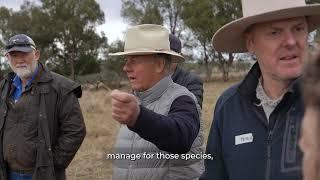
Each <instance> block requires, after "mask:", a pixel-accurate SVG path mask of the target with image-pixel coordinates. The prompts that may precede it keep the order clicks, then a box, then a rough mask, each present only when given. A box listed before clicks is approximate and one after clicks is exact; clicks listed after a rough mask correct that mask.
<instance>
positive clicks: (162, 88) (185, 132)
mask: <svg viewBox="0 0 320 180" xmlns="http://www.w3.org/2000/svg"><path fill="white" fill-rule="evenodd" d="M111 55H124V56H126V63H125V65H124V67H123V70H124V71H125V72H126V74H127V77H128V79H129V81H130V85H131V88H132V91H133V93H132V94H130V93H126V92H121V91H119V90H114V91H112V93H111V97H112V117H113V118H114V119H115V120H116V121H118V122H119V123H121V124H123V126H121V128H120V131H119V134H118V137H117V141H116V144H115V150H114V151H115V153H116V154H117V155H121V154H122V155H123V154H129V155H137V156H135V157H134V159H131V158H130V159H129V158H116V159H115V161H114V164H113V165H114V168H113V179H115V180H117V179H119V180H120V179H121V180H124V179H139V180H166V179H170V180H171V179H198V178H199V177H200V175H201V174H202V172H203V169H204V167H203V166H204V165H203V160H202V158H201V157H198V158H193V159H190V160H188V161H186V160H185V159H183V157H182V156H180V155H178V154H182V153H188V152H189V153H194V154H197V155H198V156H199V155H201V154H203V146H202V145H203V134H202V122H201V121H200V119H201V118H200V117H201V115H200V114H201V110H200V106H199V105H198V103H197V99H196V97H195V96H194V95H193V94H192V93H191V92H190V91H188V90H187V89H186V88H185V87H183V86H180V85H178V84H176V83H174V82H173V81H172V79H171V77H170V67H171V62H179V61H183V60H184V59H183V57H182V56H181V55H180V54H178V53H176V52H174V51H171V50H170V43H169V32H168V30H167V29H166V28H164V27H162V26H159V25H152V24H144V25H138V26H134V27H132V28H130V29H128V31H127V32H126V36H125V47H124V52H119V53H114V54H111ZM169 153H174V154H176V155H174V156H172V155H170V154H169ZM139 155H140V156H139Z"/></svg>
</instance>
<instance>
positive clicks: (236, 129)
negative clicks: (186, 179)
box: [200, 64, 304, 180]
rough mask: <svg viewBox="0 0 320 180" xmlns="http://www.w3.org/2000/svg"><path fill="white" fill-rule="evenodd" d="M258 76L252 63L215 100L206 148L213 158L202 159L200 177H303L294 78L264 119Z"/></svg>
mask: <svg viewBox="0 0 320 180" xmlns="http://www.w3.org/2000/svg"><path fill="white" fill-rule="evenodd" d="M260 76H261V71H260V69H259V66H258V64H255V65H254V66H253V68H252V69H251V70H250V72H249V74H248V75H247V77H246V78H245V79H244V80H243V81H242V82H241V83H240V84H237V85H235V86H233V87H231V88H229V89H228V90H226V91H225V92H224V93H223V94H222V96H221V97H220V98H219V99H218V101H217V104H216V107H215V112H214V120H213V125H212V127H211V130H210V133H209V137H208V143H207V150H206V153H210V154H212V155H213V156H214V159H213V160H206V161H205V167H206V169H205V172H204V174H203V175H202V177H201V178H200V180H209V179H210V180H300V179H302V176H301V159H302V153H301V151H300V149H299V147H298V140H299V133H300V124H301V120H302V117H303V113H304V107H303V102H302V97H301V95H300V91H299V85H298V80H296V81H295V82H293V83H292V85H291V86H290V88H289V91H288V92H287V93H286V94H285V95H284V97H283V99H282V101H281V102H280V103H279V104H278V106H277V107H276V108H275V110H274V111H273V112H272V114H271V116H270V122H269V123H268V122H267V118H266V116H265V113H264V111H263V109H262V107H261V106H257V105H256V104H258V103H259V100H258V99H257V98H256V91H255V90H256V87H257V84H258V79H259V77H260ZM241 135H242V136H241ZM236 144H237V145H236Z"/></svg>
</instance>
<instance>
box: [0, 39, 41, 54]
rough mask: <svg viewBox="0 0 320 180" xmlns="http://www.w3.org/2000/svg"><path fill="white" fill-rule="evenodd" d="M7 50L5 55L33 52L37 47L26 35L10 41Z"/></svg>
mask: <svg viewBox="0 0 320 180" xmlns="http://www.w3.org/2000/svg"><path fill="white" fill-rule="evenodd" d="M5 48H6V51H5V54H7V53H10V52H12V51H21V52H32V51H33V50H35V49H36V45H35V43H34V41H33V40H32V39H31V38H30V37H29V36H27V35H25V34H17V35H14V36H12V37H11V38H10V39H9V41H8V43H7V44H6V47H5Z"/></svg>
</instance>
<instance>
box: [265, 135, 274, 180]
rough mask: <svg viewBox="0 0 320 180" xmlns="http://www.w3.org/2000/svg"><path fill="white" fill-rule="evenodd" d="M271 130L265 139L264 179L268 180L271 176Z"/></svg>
mask: <svg viewBox="0 0 320 180" xmlns="http://www.w3.org/2000/svg"><path fill="white" fill-rule="evenodd" d="M272 135H273V131H272V130H269V133H268V139H267V166H266V176H265V178H266V180H270V177H271V150H272V148H271V142H272Z"/></svg>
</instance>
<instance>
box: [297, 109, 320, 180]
mask: <svg viewBox="0 0 320 180" xmlns="http://www.w3.org/2000/svg"><path fill="white" fill-rule="evenodd" d="M319 138H320V107H314V106H309V107H307V108H306V112H305V115H304V118H303V122H302V135H301V138H300V144H299V145H300V148H301V150H302V152H303V163H302V164H303V177H304V178H303V179H304V180H319V179H320V139H319Z"/></svg>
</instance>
